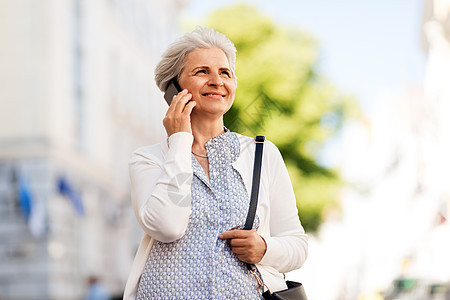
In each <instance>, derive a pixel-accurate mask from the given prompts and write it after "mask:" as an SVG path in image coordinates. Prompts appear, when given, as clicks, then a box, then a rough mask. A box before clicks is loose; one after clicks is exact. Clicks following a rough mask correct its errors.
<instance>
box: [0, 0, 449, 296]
mask: <svg viewBox="0 0 450 300" xmlns="http://www.w3.org/2000/svg"><path fill="white" fill-rule="evenodd" d="M0 25H1V26H0V43H1V44H0V45H1V47H0V103H1V106H0V108H1V109H0V299H18V300H19V299H20V300H27V299H84V298H85V296H86V295H87V294H88V293H89V292H90V291H93V290H94V292H97V293H99V294H107V295H109V297H110V298H111V299H112V298H117V299H120V298H121V295H122V291H123V288H124V284H125V281H126V278H127V275H128V271H129V268H130V266H131V262H132V259H133V258H134V254H135V251H136V249H137V246H138V244H139V241H140V239H141V237H142V234H143V231H142V230H141V229H140V228H139V226H138V224H137V222H136V221H135V217H134V213H133V211H132V208H131V203H130V189H129V177H128V166H127V161H128V157H129V155H130V154H131V152H132V151H133V150H134V149H135V148H137V147H139V146H143V145H148V144H152V143H156V142H159V141H160V140H162V139H164V138H165V131H164V128H163V126H162V118H163V116H164V114H165V111H166V109H167V105H166V103H165V101H164V100H163V97H162V93H161V92H160V91H159V90H158V89H157V87H156V85H155V83H154V80H153V70H154V67H155V65H156V63H157V62H158V60H159V58H160V55H161V54H162V52H163V51H164V50H165V48H166V47H167V45H168V44H169V43H170V42H171V41H173V40H174V39H175V38H176V37H178V36H179V35H181V34H182V33H183V32H186V31H190V30H192V29H193V28H195V26H196V25H204V26H209V27H213V28H215V29H217V30H219V31H221V32H223V33H225V34H226V35H227V36H228V37H229V38H230V39H231V40H232V41H233V42H234V43H235V44H236V47H237V49H238V58H237V59H238V62H237V75H238V89H237V94H236V100H235V104H234V105H233V107H232V109H231V110H230V111H229V112H228V113H227V114H226V116H225V123H226V125H227V126H228V127H229V128H230V129H232V130H234V131H236V132H239V133H242V134H246V135H250V136H252V135H255V134H264V135H266V137H267V138H268V139H270V140H271V141H273V142H274V143H275V144H276V145H277V146H278V147H279V149H280V150H281V152H282V154H283V157H284V159H285V162H286V164H287V166H288V169H289V173H290V176H291V179H292V182H293V185H294V189H295V192H296V196H297V201H298V203H297V204H298V208H299V216H300V218H301V221H302V223H303V225H304V227H305V229H306V231H307V233H308V235H309V239H310V250H309V258H308V260H307V262H306V263H305V265H304V266H303V267H302V268H301V269H299V270H296V271H293V272H291V273H289V274H287V277H288V278H291V279H295V280H298V281H301V282H302V283H303V284H304V285H305V290H306V292H307V294H308V296H309V298H310V300H328V299H330V300H332V299H366V300H367V299H450V286H449V283H450V255H449V253H450V225H449V222H448V213H449V205H450V200H449V199H450V184H449V179H448V178H449V176H448V175H447V174H448V170H449V169H450V161H449V159H448V157H447V155H448V154H447V153H450V138H449V132H450V118H448V114H449V113H450V101H449V100H450V84H449V82H448V81H449V78H450V0H396V1H388V0H378V1H374V0H368V1H356V0H342V1H327V0H316V1H313V2H312V1H306V0H299V1H288V0H279V1H269V0H261V1H256V0H255V1H250V0H248V1H206V0H166V1H152V0H91V1H87V0H42V1H31V0H15V1H8V0H0Z"/></svg>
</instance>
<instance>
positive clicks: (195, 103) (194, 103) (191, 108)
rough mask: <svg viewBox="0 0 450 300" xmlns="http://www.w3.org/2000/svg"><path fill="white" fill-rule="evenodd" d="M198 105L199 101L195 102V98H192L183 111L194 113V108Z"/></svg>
mask: <svg viewBox="0 0 450 300" xmlns="http://www.w3.org/2000/svg"><path fill="white" fill-rule="evenodd" d="M196 105H197V102H195V101H194V100H191V101H190V102H188V103H187V104H186V106H185V107H184V111H183V113H185V114H188V115H190V114H191V113H192V110H193V109H194V107H195V106H196Z"/></svg>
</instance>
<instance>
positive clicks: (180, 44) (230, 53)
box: [155, 26, 236, 92]
mask: <svg viewBox="0 0 450 300" xmlns="http://www.w3.org/2000/svg"><path fill="white" fill-rule="evenodd" d="M198 48H207V49H208V48H219V49H221V50H222V51H223V52H224V53H225V55H226V57H227V59H228V63H229V64H230V69H231V74H232V76H233V78H234V80H236V47H235V46H234V44H233V42H231V41H230V40H229V39H228V38H227V37H226V36H225V35H224V34H222V33H220V32H217V31H215V30H214V29H211V28H206V27H202V26H197V27H196V28H195V29H194V30H193V31H192V32H188V33H186V34H184V35H183V36H181V37H179V38H178V39H176V40H175V41H174V42H173V43H172V44H170V45H169V47H168V48H167V50H166V51H165V52H164V53H163V55H162V57H161V60H160V61H159V63H158V64H157V65H156V68H155V81H156V85H157V86H158V87H159V89H160V90H161V91H163V92H164V91H165V90H166V89H167V86H168V85H169V82H170V81H171V80H172V79H173V78H177V80H178V79H179V77H180V74H181V71H182V70H183V68H184V63H185V59H186V56H187V55H188V54H189V53H190V52H191V51H193V50H195V49H198Z"/></svg>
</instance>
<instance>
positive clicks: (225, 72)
mask: <svg viewBox="0 0 450 300" xmlns="http://www.w3.org/2000/svg"><path fill="white" fill-rule="evenodd" d="M221 74H222V75H225V76H227V77H231V74H230V72H229V71H222V73H221Z"/></svg>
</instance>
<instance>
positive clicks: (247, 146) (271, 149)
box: [234, 133, 281, 157]
mask: <svg viewBox="0 0 450 300" xmlns="http://www.w3.org/2000/svg"><path fill="white" fill-rule="evenodd" d="M234 134H236V136H237V137H238V139H239V143H240V145H241V151H242V152H246V151H248V152H251V153H252V155H253V152H254V151H255V138H254V137H249V136H245V135H242V134H239V133H234ZM263 153H264V156H269V157H274V156H281V154H280V151H279V150H278V148H277V146H276V145H275V144H274V143H272V142H271V141H269V140H267V139H266V141H265V142H264V151H263Z"/></svg>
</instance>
